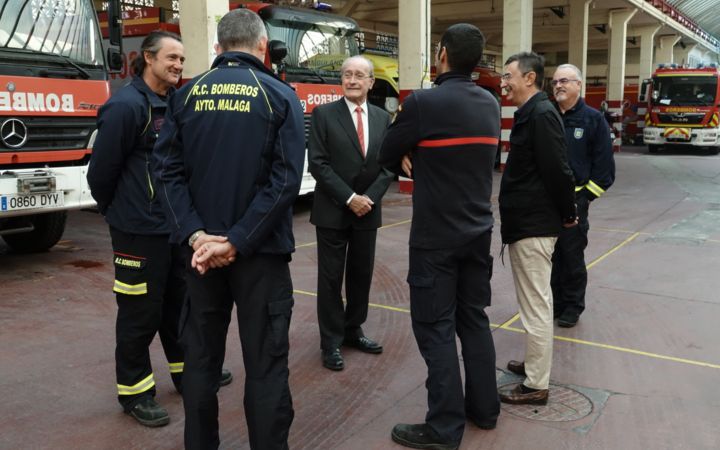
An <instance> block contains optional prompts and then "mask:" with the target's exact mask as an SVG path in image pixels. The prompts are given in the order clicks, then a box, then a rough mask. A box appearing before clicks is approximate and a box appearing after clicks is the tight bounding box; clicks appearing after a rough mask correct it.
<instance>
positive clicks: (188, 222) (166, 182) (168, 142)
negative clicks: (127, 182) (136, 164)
mask: <svg viewBox="0 0 720 450" xmlns="http://www.w3.org/2000/svg"><path fill="white" fill-rule="evenodd" d="M178 98H179V96H175V97H174V100H175V101H171V102H169V103H168V108H167V111H166V113H165V121H164V122H163V126H162V128H161V129H160V136H159V137H158V140H157V142H156V143H155V147H154V149H153V154H152V160H153V168H154V175H155V180H156V183H157V185H158V191H159V192H158V193H159V198H160V200H161V202H162V204H163V207H164V208H165V211H166V215H167V217H168V219H169V221H170V225H171V226H172V228H173V230H174V233H173V236H172V240H173V242H175V243H182V242H184V241H185V240H186V239H187V238H188V237H189V236H190V235H191V234H192V233H193V232H195V231H197V230H200V229H204V228H205V227H204V225H203V222H202V219H201V218H200V216H199V215H198V214H197V212H196V211H195V208H194V207H193V203H192V198H191V197H190V190H189V188H188V185H187V181H186V177H185V169H184V165H183V164H184V163H183V143H182V138H181V135H180V131H179V130H178V128H177V122H176V120H175V112H174V111H175V108H176V106H175V105H176V102H177V99H178Z"/></svg>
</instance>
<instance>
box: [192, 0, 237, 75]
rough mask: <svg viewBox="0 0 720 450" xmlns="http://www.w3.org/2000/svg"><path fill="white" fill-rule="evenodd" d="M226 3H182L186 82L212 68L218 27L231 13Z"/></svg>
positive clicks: (209, 0)
mask: <svg viewBox="0 0 720 450" xmlns="http://www.w3.org/2000/svg"><path fill="white" fill-rule="evenodd" d="M228 5H229V4H228V1H227V0H206V1H203V2H198V1H197V0H180V33H181V34H182V39H183V44H184V45H185V58H186V59H185V68H184V69H183V78H184V79H189V78H193V77H195V76H197V75H200V74H201V73H203V72H205V71H206V70H208V69H209V68H210V64H212V61H213V59H215V57H214V56H213V44H214V43H215V36H216V34H215V32H216V30H217V23H218V22H219V21H220V19H221V18H222V16H224V15H225V14H226V13H227V12H228V10H229V6H228Z"/></svg>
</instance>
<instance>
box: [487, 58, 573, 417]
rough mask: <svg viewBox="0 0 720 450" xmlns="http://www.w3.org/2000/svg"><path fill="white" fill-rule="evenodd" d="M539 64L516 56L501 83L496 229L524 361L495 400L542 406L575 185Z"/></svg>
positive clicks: (540, 61)
mask: <svg viewBox="0 0 720 450" xmlns="http://www.w3.org/2000/svg"><path fill="white" fill-rule="evenodd" d="M543 64H544V61H543V58H542V56H539V55H537V54H535V53H519V54H517V55H513V56H511V57H510V58H508V60H507V61H506V62H505V70H504V73H503V76H502V87H503V89H504V90H505V93H506V96H507V99H508V100H510V101H511V102H512V103H513V104H514V105H515V106H517V107H518V110H517V111H516V112H515V117H514V123H513V128H512V131H511V134H510V146H511V147H510V154H509V155H508V160H507V164H506V166H505V172H504V173H503V176H502V180H501V182H500V197H499V202H500V220H501V226H500V233H501V235H502V242H503V245H505V244H509V249H510V263H511V265H512V272H513V280H514V282H515V291H516V294H517V300H518V304H519V307H520V319H521V320H522V323H523V326H524V327H525V330H526V331H527V338H526V348H525V361H524V362H518V361H510V362H509V363H508V370H510V371H512V372H514V373H517V374H520V375H523V376H525V377H526V378H525V381H524V382H523V383H521V384H519V385H517V386H516V387H515V388H514V389H513V390H511V391H504V392H501V393H500V400H501V401H503V402H506V403H516V404H528V403H534V404H546V403H547V401H548V392H549V390H548V387H549V383H550V368H551V366H552V340H553V316H552V311H553V308H552V291H551V289H550V273H551V268H552V263H551V258H552V254H553V249H554V247H555V241H556V240H557V236H558V235H559V234H560V230H562V228H563V227H574V226H576V225H577V219H576V214H575V194H574V189H575V182H574V179H573V175H572V172H571V171H570V167H569V166H568V162H567V152H566V146H565V132H564V129H563V125H562V120H561V119H560V116H559V114H558V112H557V111H556V110H555V108H554V106H553V105H552V103H550V101H549V100H548V97H547V95H546V94H545V93H544V92H542V91H541V89H542V83H543V76H544V67H543Z"/></svg>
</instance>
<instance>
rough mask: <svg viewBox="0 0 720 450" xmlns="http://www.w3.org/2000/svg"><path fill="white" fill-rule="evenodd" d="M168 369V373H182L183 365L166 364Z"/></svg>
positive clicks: (179, 363) (180, 363) (178, 363)
mask: <svg viewBox="0 0 720 450" xmlns="http://www.w3.org/2000/svg"><path fill="white" fill-rule="evenodd" d="M168 367H170V373H182V371H183V369H184V368H185V363H182V362H177V363H168Z"/></svg>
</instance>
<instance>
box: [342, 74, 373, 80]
mask: <svg viewBox="0 0 720 450" xmlns="http://www.w3.org/2000/svg"><path fill="white" fill-rule="evenodd" d="M342 77H343V79H345V80H352V79H353V78H355V79H356V80H358V81H364V80H369V79H370V78H372V76H370V75H366V74H364V73H361V72H358V73H353V72H343V74H342Z"/></svg>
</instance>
